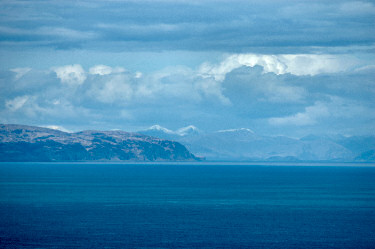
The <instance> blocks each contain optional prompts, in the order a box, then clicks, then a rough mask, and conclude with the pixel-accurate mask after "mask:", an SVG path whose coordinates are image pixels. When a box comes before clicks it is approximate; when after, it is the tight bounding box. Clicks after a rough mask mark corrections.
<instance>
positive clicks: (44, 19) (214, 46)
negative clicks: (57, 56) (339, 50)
mask: <svg viewBox="0 0 375 249" xmlns="http://www.w3.org/2000/svg"><path fill="white" fill-rule="evenodd" d="M21 3H22V4H21ZM92 6H96V7H95V8H93V7H92ZM41 10H43V11H41ZM137 13H142V16H140V15H139V14H137ZM171 13H173V15H171ZM373 14H374V5H373V2H372V1H331V2H327V1H323V0H316V1H269V0H267V1H242V0H238V1H201V2H199V3H198V2H196V1H177V2H176V1H95V2H92V1H91V2H90V3H88V2H85V1H68V2H66V3H65V4H64V6H63V8H62V7H61V4H60V3H59V2H58V1H22V2H19V1H2V2H1V8H0V15H1V16H2V18H1V20H0V26H1V28H0V37H1V38H2V40H1V41H3V42H2V45H3V46H4V45H6V46H7V47H6V48H5V49H8V48H9V47H13V46H16V45H17V46H20V47H21V48H22V49H23V50H24V49H27V50H29V51H30V50H33V49H35V48H38V49H40V50H43V49H45V48H51V47H52V48H61V47H63V48H66V49H72V48H77V47H82V48H85V49H94V50H96V51H108V50H110V51H116V52H118V51H125V50H127V51H145V50H147V51H165V50H169V51H171V50H185V51H213V50H215V51H221V52H230V53H243V52H246V51H247V52H248V51H256V52H257V53H264V51H266V53H273V54H275V53H278V54H281V53H287V52H285V51H286V50H289V53H290V51H293V53H309V52H311V51H312V50H315V49H316V48H317V47H320V48H321V49H320V52H323V53H324V52H325V53H326V51H327V50H329V49H330V48H332V47H337V46H341V47H348V46H368V45H369V44H373V43H374V35H373V31H374V27H373V25H372V19H371V16H372V15H373ZM124 16H126V18H124ZM353 17H355V18H356V20H355V21H353V19H352V18H353ZM46 24H47V26H46ZM343 24H345V25H343ZM297 50H298V51H297ZM262 51H263V52H262ZM301 51H304V52H301ZM78 63H81V62H78ZM139 70H143V69H139Z"/></svg>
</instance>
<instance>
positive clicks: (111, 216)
mask: <svg viewBox="0 0 375 249" xmlns="http://www.w3.org/2000/svg"><path fill="white" fill-rule="evenodd" d="M0 248H375V167H374V165H371V164H339V163H337V164H328V163H327V164H324V163H321V164H313V163H311V164H309V163H305V164H287V163H285V164H277V163H273V164H268V163H263V164H261V163H209V162H207V163H126V164H124V163H104V162H103V163H1V164H0Z"/></svg>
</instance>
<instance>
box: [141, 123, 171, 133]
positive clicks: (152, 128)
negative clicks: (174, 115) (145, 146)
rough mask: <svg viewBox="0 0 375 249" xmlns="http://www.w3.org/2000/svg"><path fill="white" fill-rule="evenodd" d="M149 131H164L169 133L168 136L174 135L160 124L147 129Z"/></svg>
mask: <svg viewBox="0 0 375 249" xmlns="http://www.w3.org/2000/svg"><path fill="white" fill-rule="evenodd" d="M147 130H148V131H162V132H165V133H168V134H174V132H173V131H171V130H169V129H167V128H164V127H162V126H160V125H158V124H156V125H153V126H151V127H150V128H148V129H147Z"/></svg>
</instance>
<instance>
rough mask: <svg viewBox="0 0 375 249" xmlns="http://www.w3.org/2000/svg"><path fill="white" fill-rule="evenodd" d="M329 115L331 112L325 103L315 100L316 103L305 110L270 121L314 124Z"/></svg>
mask: <svg viewBox="0 0 375 249" xmlns="http://www.w3.org/2000/svg"><path fill="white" fill-rule="evenodd" d="M329 115H330V112H329V110H328V108H327V106H326V105H325V104H324V103H322V102H315V103H314V105H312V106H308V107H306V108H305V111H304V112H299V113H296V114H294V115H291V116H286V117H280V118H270V119H269V123H270V124H272V125H296V126H305V125H313V124H316V123H317V121H318V119H319V118H321V117H327V116H329Z"/></svg>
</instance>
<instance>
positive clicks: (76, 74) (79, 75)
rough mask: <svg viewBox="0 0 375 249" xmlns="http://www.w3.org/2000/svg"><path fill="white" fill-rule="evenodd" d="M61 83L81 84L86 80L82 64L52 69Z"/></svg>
mask: <svg viewBox="0 0 375 249" xmlns="http://www.w3.org/2000/svg"><path fill="white" fill-rule="evenodd" d="M52 70H53V71H54V72H55V73H56V75H57V77H58V78H59V79H60V80H61V83H64V84H68V85H72V86H74V85H80V84H82V83H83V82H84V81H85V80H86V73H85V71H84V70H83V68H82V66H81V65H78V64H75V65H67V66H62V67H55V68H53V69H52Z"/></svg>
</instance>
